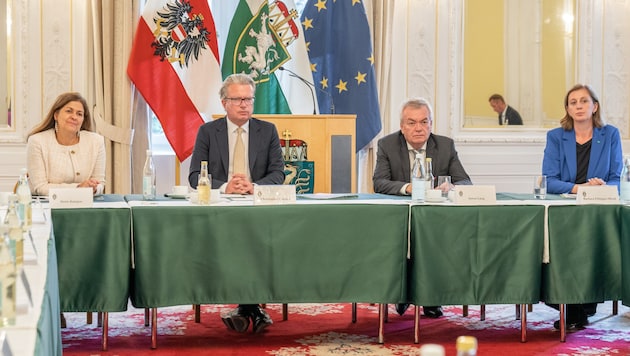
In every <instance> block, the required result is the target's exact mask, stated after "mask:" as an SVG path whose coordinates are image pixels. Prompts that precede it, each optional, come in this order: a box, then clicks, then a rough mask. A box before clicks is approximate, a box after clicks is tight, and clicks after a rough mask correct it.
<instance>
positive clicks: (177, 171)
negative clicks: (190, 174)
mask: <svg viewBox="0 0 630 356" xmlns="http://www.w3.org/2000/svg"><path fill="white" fill-rule="evenodd" d="M181 166H182V163H181V162H180V161H179V158H177V156H175V185H180V184H179V177H180V175H181V174H180V171H181V168H182V167H181Z"/></svg>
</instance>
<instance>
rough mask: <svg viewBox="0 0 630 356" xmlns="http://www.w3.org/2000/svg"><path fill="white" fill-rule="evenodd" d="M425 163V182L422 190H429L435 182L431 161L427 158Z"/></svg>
mask: <svg viewBox="0 0 630 356" xmlns="http://www.w3.org/2000/svg"><path fill="white" fill-rule="evenodd" d="M425 161H426V162H425V163H426V165H427V167H426V172H427V180H426V181H425V183H424V184H425V188H424V190H425V191H426V190H431V189H433V187H434V186H435V184H434V182H435V177H434V176H433V160H432V159H431V157H427V159H426V160H425Z"/></svg>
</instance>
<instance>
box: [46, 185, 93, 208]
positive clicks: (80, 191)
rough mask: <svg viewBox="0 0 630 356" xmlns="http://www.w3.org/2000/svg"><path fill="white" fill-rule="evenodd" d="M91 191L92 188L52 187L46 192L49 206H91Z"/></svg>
mask: <svg viewBox="0 0 630 356" xmlns="http://www.w3.org/2000/svg"><path fill="white" fill-rule="evenodd" d="M92 192H93V190H92V188H52V189H50V191H49V192H48V201H49V202H50V208H51V209H64V208H91V207H92V205H93V203H94V200H93V199H94V196H93V194H92Z"/></svg>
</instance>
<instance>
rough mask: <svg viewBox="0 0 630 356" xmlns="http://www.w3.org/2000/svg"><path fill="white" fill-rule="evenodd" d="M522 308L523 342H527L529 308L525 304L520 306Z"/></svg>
mask: <svg viewBox="0 0 630 356" xmlns="http://www.w3.org/2000/svg"><path fill="white" fill-rule="evenodd" d="M518 305H519V306H520V315H521V342H526V341H527V312H526V311H525V308H527V306H526V305H525V304H518Z"/></svg>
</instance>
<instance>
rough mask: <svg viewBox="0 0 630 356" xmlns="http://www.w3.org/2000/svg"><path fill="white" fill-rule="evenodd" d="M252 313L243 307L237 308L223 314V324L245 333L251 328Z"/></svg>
mask: <svg viewBox="0 0 630 356" xmlns="http://www.w3.org/2000/svg"><path fill="white" fill-rule="evenodd" d="M249 318H250V314H248V313H246V312H245V310H243V309H242V308H236V309H233V310H231V311H229V312H228V313H227V314H225V315H222V316H221V320H223V324H225V326H227V328H228V329H230V330H234V331H238V332H239V333H244V332H246V331H247V328H249Z"/></svg>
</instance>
